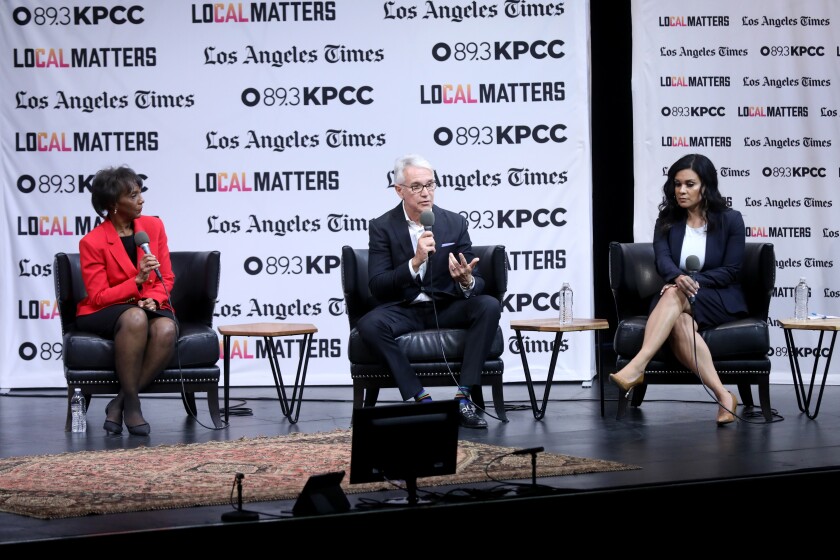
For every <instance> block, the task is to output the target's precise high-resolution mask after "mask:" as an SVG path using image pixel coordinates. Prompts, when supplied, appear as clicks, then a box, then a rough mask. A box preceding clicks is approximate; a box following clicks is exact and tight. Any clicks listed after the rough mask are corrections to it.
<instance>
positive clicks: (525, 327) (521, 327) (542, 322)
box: [510, 319, 610, 420]
mask: <svg viewBox="0 0 840 560" xmlns="http://www.w3.org/2000/svg"><path fill="white" fill-rule="evenodd" d="M510 328H511V329H513V330H514V331H516V342H517V344H519V355H520V356H521V357H522V369H523V370H524V371H525V382H526V384H527V385H528V395H529V396H530V397H531V409H532V411H533V412H534V418H535V419H537V420H541V419H542V417H543V416H545V408H546V406H547V404H548V394H549V392H550V391H551V382H552V380H553V379H554V368H555V367H557V354H558V352H559V351H560V342H561V341H562V340H563V333H564V332H574V331H595V344H596V347H597V350H596V352H595V370H596V371H597V372H598V385H599V386H600V387H601V416H603V415H604V379H603V372H602V371H601V352H600V349H601V331H602V330H604V329H609V328H610V324H609V322H608V321H607V320H606V319H573V320H572V322H571V323H568V324H565V325H564V324H561V323H560V319H523V320H517V321H511V322H510ZM522 331H537V332H553V333H557V334H556V335H555V337H554V350H552V352H551V363H550V365H549V366H548V378H547V379H546V380H545V394H544V395H543V402H542V406H541V407H540V406H538V405H537V397H536V395H535V394H534V383H533V381H532V380H531V370H530V369H529V368H528V356H527V352H526V351H525V347H524V345H523V344H522Z"/></svg>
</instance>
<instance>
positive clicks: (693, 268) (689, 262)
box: [685, 255, 700, 305]
mask: <svg viewBox="0 0 840 560" xmlns="http://www.w3.org/2000/svg"><path fill="white" fill-rule="evenodd" d="M685 269H686V271H687V272H688V275H689V276H690V277H691V279H692V280H694V275H695V274H697V272H698V271H699V270H700V258H699V257H697V255H689V256H687V257H686V258H685ZM694 299H695V298H694V296H688V303H690V304H691V305H694Z"/></svg>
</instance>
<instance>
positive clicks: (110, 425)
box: [102, 399, 122, 436]
mask: <svg viewBox="0 0 840 560" xmlns="http://www.w3.org/2000/svg"><path fill="white" fill-rule="evenodd" d="M115 400H117V399H111V401H110V402H109V403H108V404H107V405H105V416H108V410H109V409H110V408H111V405H112V404H114V401H115ZM102 427H103V428H105V431H106V432H108V434H110V435H112V436H118V435H120V434H121V433H122V414H120V423H119V424H117V423H116V422H113V421H111V420H108V419H107V418H106V420H105V424H104V425H103V426H102Z"/></svg>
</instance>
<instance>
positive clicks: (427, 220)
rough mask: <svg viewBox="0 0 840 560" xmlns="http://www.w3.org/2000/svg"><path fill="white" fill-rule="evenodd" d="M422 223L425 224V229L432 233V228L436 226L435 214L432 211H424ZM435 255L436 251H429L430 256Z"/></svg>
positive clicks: (421, 215)
mask: <svg viewBox="0 0 840 560" xmlns="http://www.w3.org/2000/svg"><path fill="white" fill-rule="evenodd" d="M420 223H421V224H423V229H424V230H426V231H432V226H433V225H435V213H434V212H432V211H431V210H423V211H422V212H420ZM432 253H434V251H429V255H431V254H432Z"/></svg>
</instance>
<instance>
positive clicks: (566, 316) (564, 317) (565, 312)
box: [560, 282, 575, 325]
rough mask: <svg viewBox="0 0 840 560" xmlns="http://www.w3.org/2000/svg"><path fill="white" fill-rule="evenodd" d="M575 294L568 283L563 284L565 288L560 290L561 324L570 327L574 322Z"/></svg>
mask: <svg viewBox="0 0 840 560" xmlns="http://www.w3.org/2000/svg"><path fill="white" fill-rule="evenodd" d="M574 297H575V293H574V292H573V291H572V287H571V286H569V283H568V282H563V287H562V288H560V324H561V325H568V324H569V323H571V322H572V316H573V315H572V303H573V302H574Z"/></svg>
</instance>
